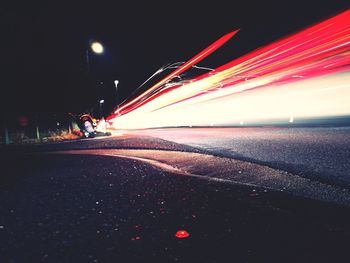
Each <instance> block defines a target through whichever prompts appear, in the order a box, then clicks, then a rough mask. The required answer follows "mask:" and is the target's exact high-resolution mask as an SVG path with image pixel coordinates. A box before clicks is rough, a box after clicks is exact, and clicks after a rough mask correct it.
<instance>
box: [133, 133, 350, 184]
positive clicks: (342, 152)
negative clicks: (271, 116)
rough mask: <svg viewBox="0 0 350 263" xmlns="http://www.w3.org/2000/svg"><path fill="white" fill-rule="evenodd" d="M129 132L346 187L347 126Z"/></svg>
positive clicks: (349, 168) (349, 174) (349, 173)
mask: <svg viewBox="0 0 350 263" xmlns="http://www.w3.org/2000/svg"><path fill="white" fill-rule="evenodd" d="M133 134H139V135H142V136H145V135H148V136H152V137H156V138H161V139H164V140H167V141H172V142H176V143H179V144H185V145H189V146H192V147H195V148H198V149H202V150H205V151H206V152H209V153H211V154H215V155H218V156H227V157H231V158H235V159H239V160H244V161H249V162H253V163H259V164H262V165H267V166H269V167H272V168H276V169H282V170H286V171H289V172H292V173H294V174H298V175H300V176H302V177H307V178H312V179H314V180H320V181H324V182H330V183H336V184H342V185H345V186H350V162H349V160H350V127H348V126H345V127H322V126H321V127H295V128H290V127H244V128H180V129H149V130H136V131H134V132H133Z"/></svg>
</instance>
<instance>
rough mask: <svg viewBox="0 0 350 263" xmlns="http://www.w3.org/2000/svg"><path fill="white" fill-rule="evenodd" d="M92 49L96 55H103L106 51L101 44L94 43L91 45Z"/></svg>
mask: <svg viewBox="0 0 350 263" xmlns="http://www.w3.org/2000/svg"><path fill="white" fill-rule="evenodd" d="M91 49H92V51H93V52H94V53H96V54H102V53H103V51H104V48H103V46H102V44H101V43H100V42H97V41H94V42H92V43H91Z"/></svg>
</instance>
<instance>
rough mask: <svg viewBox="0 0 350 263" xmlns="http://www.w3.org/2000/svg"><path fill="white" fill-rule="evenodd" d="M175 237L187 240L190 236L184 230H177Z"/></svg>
mask: <svg viewBox="0 0 350 263" xmlns="http://www.w3.org/2000/svg"><path fill="white" fill-rule="evenodd" d="M175 236H176V237H177V238H187V237H189V236H190V234H189V233H188V232H187V231H186V230H179V231H177V232H176V234H175Z"/></svg>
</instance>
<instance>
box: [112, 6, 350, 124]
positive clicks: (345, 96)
mask: <svg viewBox="0 0 350 263" xmlns="http://www.w3.org/2000/svg"><path fill="white" fill-rule="evenodd" d="M235 33H236V31H235V32H232V33H230V34H231V35H226V36H224V37H223V38H224V39H225V37H226V38H228V37H229V36H230V37H232V35H233V34H235ZM223 38H222V39H223ZM215 43H217V42H215ZM215 43H214V44H215ZM214 44H213V45H214ZM210 47H211V46H210ZM210 47H208V48H207V49H206V50H204V51H203V52H201V53H200V54H199V55H197V56H195V57H194V59H191V60H190V61H189V62H187V63H185V64H184V65H183V67H181V68H179V69H178V70H176V71H174V72H173V73H172V74H171V75H169V76H168V77H167V78H166V79H164V80H162V81H161V82H159V83H157V84H156V85H155V86H153V87H152V88H151V89H149V90H147V91H146V92H144V93H143V94H141V95H140V96H138V97H137V98H135V99H134V100H132V101H130V102H128V103H126V104H125V105H122V106H121V107H120V111H119V112H115V113H114V114H112V115H111V116H110V117H109V118H108V121H109V123H111V124H112V125H113V127H116V128H124V129H132V128H151V127H167V126H194V125H196V126H209V125H211V126H213V125H243V124H244V125H245V124H247V123H248V124H254V123H255V124H259V123H269V122H276V121H281V122H294V121H295V120H298V119H302V118H318V117H335V116H350V10H347V11H345V12H343V13H341V14H339V15H337V16H335V17H333V18H330V19H328V20H325V21H323V22H321V23H319V24H317V25H314V26H311V27H309V28H307V29H305V30H303V31H301V32H299V33H296V34H294V35H292V36H289V37H286V38H284V39H282V40H279V41H276V42H274V43H272V44H270V45H267V46H265V47H263V48H260V49H257V50H255V51H253V52H251V53H249V54H247V55H244V56H242V57H240V58H238V59H235V60H233V61H231V62H229V63H227V64H225V65H223V66H221V67H219V68H217V69H215V70H214V71H211V72H209V73H206V74H204V75H202V76H200V77H197V78H195V79H192V80H191V82H189V83H182V84H179V85H173V86H166V85H165V84H166V82H167V81H168V80H170V79H171V78H172V77H174V76H176V75H177V74H180V73H179V72H183V71H184V70H186V69H187V68H186V67H187V66H188V67H190V66H192V65H193V64H194V63H196V61H197V58H201V54H208V52H206V51H207V50H210Z"/></svg>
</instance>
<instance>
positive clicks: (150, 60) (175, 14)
mask: <svg viewBox="0 0 350 263" xmlns="http://www.w3.org/2000/svg"><path fill="white" fill-rule="evenodd" d="M8 2H11V1H8ZM46 2H47V3H41V4H39V3H36V2H34V1H23V3H20V2H13V3H9V4H6V5H4V4H2V6H1V9H0V25H1V32H2V37H1V57H2V58H1V76H2V79H1V107H2V108H3V109H2V110H6V111H82V110H84V109H86V108H89V107H92V106H94V105H95V104H96V102H97V100H98V99H99V98H103V99H105V101H106V108H107V110H108V109H109V108H111V107H112V105H114V104H115V103H116V93H115V88H114V84H113V80H115V79H118V80H119V81H120V84H119V94H118V95H119V101H122V100H123V99H125V98H127V97H128V96H129V95H130V94H131V93H132V91H133V90H135V89H136V88H137V87H138V86H139V85H140V84H141V83H142V82H143V81H144V80H146V79H147V78H148V77H149V76H150V75H151V74H152V73H154V72H155V71H156V70H157V69H158V68H159V67H161V66H162V65H164V64H166V63H169V62H175V61H185V60H188V59H190V58H191V57H192V56H194V55H195V54H197V53H198V52H200V51H201V50H202V49H204V48H205V47H207V46H208V45H209V44H211V43H212V42H214V41H215V40H216V39H218V38H219V37H221V36H222V35H224V34H226V33H228V32H230V31H232V30H234V29H237V28H241V32H240V33H239V34H238V35H237V36H236V37H235V38H233V39H232V40H230V41H229V42H228V43H227V44H226V45H225V46H224V47H222V48H221V49H220V50H218V51H217V52H215V53H214V54H212V55H211V56H210V57H208V58H207V59H205V60H204V61H202V62H201V63H200V65H202V66H208V67H217V66H219V65H222V64H224V63H226V62H228V61H230V60H232V59H234V58H236V57H238V56H240V55H243V54H245V53H247V52H249V51H252V50H254V49H256V48H258V47H261V46H262V45H264V44H267V43H269V42H271V41H274V40H276V39H278V38H280V37H283V36H286V35H288V34H291V33H293V32H296V31H297V30H300V29H302V28H305V27H306V26H308V25H311V24H314V23H316V22H318V21H320V20H323V19H326V18H328V17H330V16H332V15H335V14H337V13H339V12H341V11H343V10H345V9H347V8H349V7H350V4H349V1H348V0H318V1H312V0H303V1H300V0H295V1H283V0H280V1H264V0H261V1H252V0H242V1H236V0H231V1H221V0H217V1H216V0H213V1H211V2H210V1H204V0H203V1H196V2H195V1H191V0H188V1H166V0H163V1H159V2H158V3H155V2H151V1H133V0H129V1H118V0H116V1H110V2H108V3H106V2H103V1H94V2H88V1H81V2H80V3H79V2H78V1H70V2H67V3H66V4H64V2H63V1H55V2H53V1H46ZM94 39H95V40H99V41H101V42H102V43H103V44H104V46H105V53H104V54H103V55H101V56H97V55H94V54H90V74H89V75H87V63H86V48H87V46H88V43H89V41H91V40H94ZM100 82H103V85H99V84H98V83H100Z"/></svg>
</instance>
